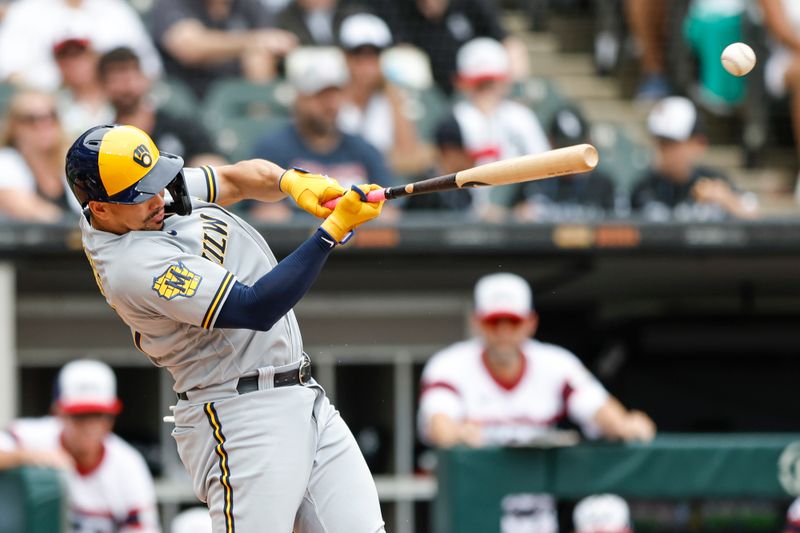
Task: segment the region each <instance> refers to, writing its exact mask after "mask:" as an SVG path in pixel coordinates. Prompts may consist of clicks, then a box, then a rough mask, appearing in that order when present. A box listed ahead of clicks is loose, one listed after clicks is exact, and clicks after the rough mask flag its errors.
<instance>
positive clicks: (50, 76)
mask: <svg viewBox="0 0 800 533" xmlns="http://www.w3.org/2000/svg"><path fill="white" fill-rule="evenodd" d="M76 35H77V36H80V37H81V38H86V39H88V40H89V41H90V42H91V43H92V47H93V48H94V49H95V50H96V51H97V52H98V53H103V52H107V51H108V50H111V49H112V48H115V47H117V46H128V47H130V48H132V49H134V50H136V53H137V54H138V55H139V57H141V58H142V65H143V68H144V70H145V72H147V74H148V76H150V77H157V76H159V75H160V74H161V59H160V58H159V56H158V52H157V51H156V49H155V47H154V46H153V42H152V41H151V40H150V36H149V35H148V34H147V31H146V30H145V28H144V25H143V24H142V21H141V20H140V18H139V15H138V14H137V13H136V11H134V10H133V8H132V7H131V6H130V5H129V4H128V2H126V1H125V0H17V1H16V2H14V3H12V4H11V6H10V7H9V8H8V12H7V13H6V17H5V19H4V20H3V24H2V25H0V81H2V80H10V81H12V82H14V83H18V84H21V85H27V86H32V87H36V88H39V89H43V90H48V91H55V90H56V89H58V86H59V84H60V83H61V77H60V75H59V72H58V67H57V66H56V62H55V60H54V58H53V46H54V45H55V44H56V43H58V42H61V41H63V40H64V39H65V38H67V37H72V36H76Z"/></svg>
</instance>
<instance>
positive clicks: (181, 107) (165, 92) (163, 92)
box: [151, 78, 198, 117]
mask: <svg viewBox="0 0 800 533" xmlns="http://www.w3.org/2000/svg"><path fill="white" fill-rule="evenodd" d="M151 96H152V97H153V100H154V102H155V105H156V107H158V108H159V109H163V110H164V111H167V112H169V113H172V114H174V115H178V116H181V117H192V116H195V115H196V114H197V108H198V103H197V98H196V97H195V95H194V93H193V92H192V90H191V89H190V88H189V86H188V85H186V84H185V83H184V82H182V81H180V80H178V79H175V78H166V79H164V80H161V81H159V82H156V83H155V84H153V89H152V91H151Z"/></svg>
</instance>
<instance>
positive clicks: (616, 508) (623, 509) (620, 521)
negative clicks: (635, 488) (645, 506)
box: [572, 494, 633, 533]
mask: <svg viewBox="0 0 800 533" xmlns="http://www.w3.org/2000/svg"><path fill="white" fill-rule="evenodd" d="M572 524H573V526H574V528H575V533H633V528H632V527H631V513H630V510H629V509H628V504H627V503H625V500H623V499H622V498H620V497H619V496H617V495H616V494H597V495H594V496H587V497H586V498H584V499H582V500H581V501H579V502H578V505H576V506H575V510H574V511H573V512H572Z"/></svg>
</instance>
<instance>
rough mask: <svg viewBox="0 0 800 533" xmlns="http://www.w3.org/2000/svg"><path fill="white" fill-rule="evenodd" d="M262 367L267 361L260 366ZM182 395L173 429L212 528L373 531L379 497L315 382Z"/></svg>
mask: <svg viewBox="0 0 800 533" xmlns="http://www.w3.org/2000/svg"><path fill="white" fill-rule="evenodd" d="M269 368H271V367H269ZM269 368H268V369H266V372H265V369H262V370H261V371H260V372H261V377H262V378H263V379H261V380H260V384H261V385H263V387H260V389H261V390H258V391H254V392H249V393H246V394H242V395H239V393H238V392H237V391H236V388H235V383H231V384H227V385H223V386H219V387H213V388H209V389H198V390H196V391H189V392H187V396H188V400H181V401H179V402H178V405H177V406H176V408H175V413H174V414H175V429H174V430H173V432H172V435H173V437H174V438H175V441H176V443H177V446H178V454H179V455H180V457H181V461H183V464H184V466H185V467H186V469H187V470H188V472H189V475H190V476H191V478H192V484H193V488H194V492H195V494H196V495H197V497H198V498H199V499H200V500H201V501H204V502H206V504H207V505H208V508H209V512H210V514H211V519H212V522H213V531H214V533H235V532H236V533H251V532H253V533H255V532H269V533H290V532H292V531H294V532H295V533H381V532H384V524H383V519H382V517H381V511H380V506H379V504H378V494H377V491H376V489H375V483H374V481H373V480H372V476H371V475H370V472H369V469H368V468H367V464H366V462H365V461H364V457H363V456H362V455H361V451H360V450H359V448H358V445H357V444H356V441H355V439H354V438H353V435H352V433H351V432H350V429H349V428H348V427H347V425H346V424H345V422H344V420H342V418H341V416H339V412H338V411H337V410H336V409H335V408H334V407H333V405H331V403H330V401H329V400H328V398H327V396H326V395H325V392H324V391H323V390H322V388H321V387H320V386H319V385H316V384H315V383H312V384H309V385H307V386H300V385H295V386H288V387H281V388H269V386H270V384H271V381H272V378H271V374H270V373H269Z"/></svg>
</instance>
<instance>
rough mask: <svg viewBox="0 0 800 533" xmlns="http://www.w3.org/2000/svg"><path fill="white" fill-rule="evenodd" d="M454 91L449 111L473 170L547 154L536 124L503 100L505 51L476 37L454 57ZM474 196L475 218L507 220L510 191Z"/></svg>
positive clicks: (506, 68) (516, 105)
mask: <svg viewBox="0 0 800 533" xmlns="http://www.w3.org/2000/svg"><path fill="white" fill-rule="evenodd" d="M456 67H457V69H458V78H457V80H456V87H457V88H458V90H459V92H460V93H461V95H462V96H463V100H461V101H459V102H457V103H456V104H455V105H454V106H453V115H454V117H455V119H456V121H457V122H458V125H459V127H460V128H461V136H462V138H463V141H464V147H465V148H466V150H467V152H468V153H469V154H470V156H471V157H472V159H473V160H474V161H475V163H476V164H478V165H482V164H485V163H491V162H493V161H499V160H501V159H508V158H510V157H519V156H522V155H529V154H538V153H541V152H546V151H547V150H549V149H550V143H549V141H548V140H547V135H545V133H544V130H543V129H542V126H541V124H540V123H539V120H538V119H537V118H536V115H534V114H533V111H531V110H530V109H529V108H527V107H525V106H524V105H522V104H520V103H518V102H515V101H513V100H510V99H509V98H508V95H509V91H510V88H511V85H510V83H511V62H510V60H509V56H508V52H507V51H506V48H505V47H504V46H503V45H502V44H501V43H500V42H499V41H496V40H494V39H491V38H489V37H479V38H477V39H473V40H471V41H469V42H467V43H466V44H465V45H464V46H462V47H461V48H460V49H459V51H458V55H457V56H456ZM494 189H495V190H494V191H490V190H489V189H475V190H473V193H474V197H475V200H476V202H474V204H473V205H475V207H476V208H477V210H478V214H479V215H480V216H481V217H482V218H484V219H486V220H500V219H502V218H504V217H505V215H506V214H507V208H508V207H510V206H509V205H507V204H508V200H507V197H510V196H513V195H512V194H511V191H512V190H513V189H515V187H514V186H505V187H500V188H494Z"/></svg>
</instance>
